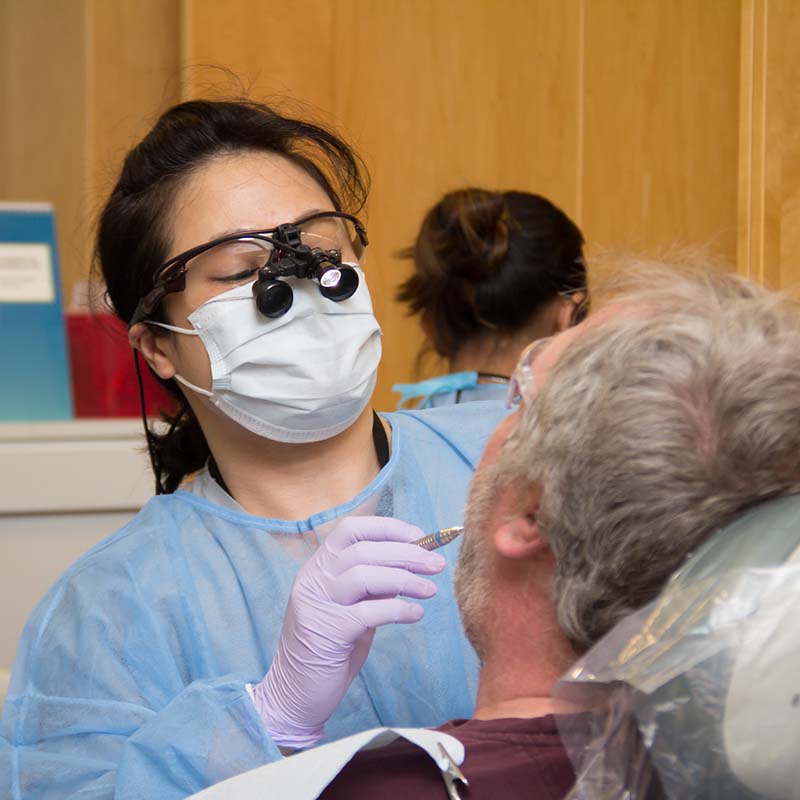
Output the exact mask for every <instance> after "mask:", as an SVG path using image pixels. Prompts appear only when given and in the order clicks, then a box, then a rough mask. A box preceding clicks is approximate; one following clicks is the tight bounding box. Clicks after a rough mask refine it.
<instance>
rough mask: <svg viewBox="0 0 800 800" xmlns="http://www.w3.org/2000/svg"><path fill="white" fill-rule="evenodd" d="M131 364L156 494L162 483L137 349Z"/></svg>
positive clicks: (160, 489)
mask: <svg viewBox="0 0 800 800" xmlns="http://www.w3.org/2000/svg"><path fill="white" fill-rule="evenodd" d="M133 366H134V369H135V370H136V383H137V384H138V385H139V410H140V411H141V413H142V426H143V427H144V438H145V439H146V440H147V454H148V455H149V456H150V466H151V467H152V469H153V475H154V476H155V479H156V494H165V492H164V485H163V484H162V483H161V470H159V468H158V459H157V458H156V453H155V450H154V448H153V434H152V433H151V432H150V428H149V426H148V425H147V412H146V411H145V405H144V381H142V368H141V366H140V365H139V351H138V350H136V349H134V351H133Z"/></svg>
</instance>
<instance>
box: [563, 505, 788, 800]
mask: <svg viewBox="0 0 800 800" xmlns="http://www.w3.org/2000/svg"><path fill="white" fill-rule="evenodd" d="M799 544H800V498H798V497H796V496H793V497H788V498H783V499H780V500H776V501H771V502H769V503H767V504H765V505H764V506H761V507H759V508H757V509H756V510H754V511H752V512H750V513H748V514H747V515H745V516H744V517H743V518H741V519H740V520H739V521H737V522H736V523H735V524H734V525H731V526H729V527H728V528H726V529H724V530H722V531H720V532H718V533H717V534H716V535H715V536H714V537H713V538H712V539H711V540H710V541H709V542H708V543H707V544H706V545H705V546H704V547H703V548H702V549H701V550H700V551H699V552H698V553H697V554H696V555H695V556H694V557H693V558H691V559H690V560H689V561H688V563H687V564H686V565H685V566H684V567H683V568H682V569H681V570H680V571H679V572H678V573H676V574H675V576H673V578H672V580H671V581H670V583H669V584H668V586H667V587H666V589H665V590H664V592H663V593H662V594H661V596H660V597H659V598H658V599H657V600H656V601H655V602H653V603H652V604H650V605H649V606H647V607H646V608H644V609H642V610H640V611H639V612H638V613H636V614H634V615H632V616H630V617H628V618H627V619H625V620H623V622H621V623H620V624H619V625H618V626H617V627H616V628H614V630H612V631H611V632H610V633H609V634H608V635H607V636H606V637H604V638H603V639H602V640H601V641H600V642H599V643H598V644H597V645H596V646H595V647H594V648H593V649H592V650H590V651H589V652H588V653H587V654H586V655H585V656H584V657H583V658H581V659H580V661H578V663H577V664H575V665H574V667H573V668H572V669H571V670H570V672H569V673H568V674H567V675H566V676H564V678H563V679H562V680H561V681H560V682H559V684H558V685H557V687H556V691H555V695H556V698H557V699H558V700H562V701H568V702H569V703H575V704H577V705H578V706H579V707H581V708H583V709H590V711H589V712H588V713H583V714H573V715H564V716H563V717H559V730H560V733H561V736H562V739H563V741H564V744H565V746H566V748H567V750H568V752H569V754H570V758H571V760H572V762H573V764H574V766H575V771H576V776H577V779H576V783H575V787H574V788H573V790H572V792H571V794H570V795H569V800H578V799H579V798H580V799H581V800H589V798H591V800H623V799H624V800H642V798H647V799H648V800H654V798H662V797H665V798H671V799H672V798H674V799H675V800H678V798H680V800H690V798H704V800H723V798H724V800H746V799H748V800H749V798H776V799H777V798H781V799H782V800H783V799H785V798H800V628H799V627H798V625H797V614H798V608H800V558H798V556H797V552H798V551H797V548H798V545H799Z"/></svg>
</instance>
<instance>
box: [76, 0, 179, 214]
mask: <svg viewBox="0 0 800 800" xmlns="http://www.w3.org/2000/svg"><path fill="white" fill-rule="evenodd" d="M88 30H89V41H90V50H89V60H88V65H87V67H88V71H87V79H86V92H87V97H88V98H89V102H88V114H89V116H88V122H89V124H88V130H87V142H86V144H87V151H88V176H87V182H88V196H89V207H90V209H91V210H92V218H93V219H94V217H95V216H96V213H97V210H98V208H99V206H100V205H101V204H102V203H103V201H104V200H105V199H106V197H107V195H108V193H109V192H110V191H111V189H112V187H113V184H114V182H115V181H116V178H117V176H118V174H119V170H120V167H121V166H122V159H123V158H124V156H125V153H126V152H127V151H128V150H129V149H130V148H131V147H132V146H133V145H134V144H136V142H138V141H139V139H141V138H142V136H143V135H144V134H145V133H146V132H147V130H148V129H149V128H150V127H151V126H152V124H153V122H154V121H155V119H156V117H157V116H158V114H159V113H161V112H162V111H163V110H165V109H166V108H167V107H169V106H170V105H172V104H173V103H176V102H178V101H179V100H180V92H181V85H180V65H181V51H180V41H181V6H180V0H115V2H113V3H109V2H107V0H90V2H89V16H88Z"/></svg>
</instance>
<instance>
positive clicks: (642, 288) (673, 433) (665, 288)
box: [498, 262, 800, 651]
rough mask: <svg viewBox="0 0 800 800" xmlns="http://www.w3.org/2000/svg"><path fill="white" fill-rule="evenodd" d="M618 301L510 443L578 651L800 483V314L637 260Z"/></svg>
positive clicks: (571, 352) (727, 280) (702, 276)
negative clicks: (536, 499) (763, 504)
mask: <svg viewBox="0 0 800 800" xmlns="http://www.w3.org/2000/svg"><path fill="white" fill-rule="evenodd" d="M618 288H619V291H618V294H617V297H616V299H615V300H614V301H613V303H614V304H618V305H619V308H620V309H621V311H622V313H620V314H617V315H610V316H609V317H608V318H606V319H604V320H603V321H601V322H598V323H597V324H596V325H595V326H594V327H590V328H588V329H587V331H586V332H585V333H584V335H583V336H581V337H580V338H578V339H577V340H576V341H575V342H573V343H572V345H570V346H569V347H568V348H567V349H566V351H565V352H564V353H563V354H562V356H561V358H560V359H559V360H558V362H557V363H556V365H555V367H554V368H553V370H552V372H551V373H550V376H549V378H548V380H547V381H546V382H545V384H544V386H543V387H542V389H541V391H540V393H539V395H538V396H537V397H536V398H535V399H534V400H533V402H532V403H531V404H530V405H529V407H528V408H527V409H526V410H525V412H524V414H523V416H522V419H521V421H520V424H519V425H518V427H517V429H516V430H515V432H514V434H513V435H512V436H511V437H510V438H509V440H508V441H507V442H506V445H505V446H504V448H503V451H502V453H501V456H500V459H499V462H498V467H500V468H501V470H502V474H503V481H504V482H505V483H509V484H514V483H516V484H517V485H522V486H529V485H533V484H536V485H539V486H540V487H541V501H540V510H539V513H538V516H537V519H538V522H539V525H540V527H541V529H542V530H543V532H544V533H545V535H546V536H547V538H548V541H549V543H550V546H551V549H552V551H553V554H554V558H555V562H556V566H555V578H554V586H553V591H554V601H555V605H556V609H557V614H558V620H559V624H560V625H561V628H562V630H563V631H564V633H565V634H566V635H567V637H568V638H569V639H570V641H571V642H572V644H573V646H574V647H576V648H577V650H578V651H582V650H585V649H586V648H588V647H589V646H591V645H592V644H593V643H594V642H595V641H597V639H599V638H600V637H601V636H602V635H603V634H604V633H606V632H607V631H608V630H609V629H610V628H611V627H613V626H614V625H615V624H616V623H617V622H618V621H619V620H620V619H621V618H622V617H623V616H626V615H627V614H629V613H630V612H631V611H633V610H634V609H636V608H638V607H640V606H642V605H643V604H645V603H647V602H649V601H650V600H652V599H653V598H654V597H655V596H656V595H657V594H658V592H659V591H660V590H661V588H662V587H663V585H664V583H665V582H666V581H667V579H668V578H669V576H670V574H671V573H672V572H673V571H674V570H675V569H676V568H677V567H678V566H679V565H680V564H681V562H682V561H683V560H684V559H685V558H686V556H687V555H688V554H689V553H690V552H691V551H692V550H693V549H694V548H695V547H697V546H698V544H700V543H701V542H702V541H704V540H705V539H706V538H707V537H708V536H709V535H710V534H711V533H713V532H714V531H715V530H717V529H719V528H720V527H722V526H724V525H725V524H727V523H728V522H729V521H731V520H732V519H733V518H734V517H735V516H736V515H737V514H739V513H740V512H741V511H742V510H743V509H746V508H747V507H748V506H751V505H753V504H755V503H758V502H760V501H762V500H764V499H766V498H769V497H772V496H775V495H779V494H784V493H792V492H798V491H800V311H798V307H797V306H796V305H794V304H793V303H791V302H790V301H789V300H788V299H787V298H785V297H783V296H781V295H778V294H776V293H771V292H768V291H766V290H764V289H762V288H760V287H758V286H756V285H755V284H753V283H751V282H749V281H746V280H745V279H743V278H740V277H738V276H736V275H733V274H730V273H727V274H726V273H724V272H717V271H714V270H708V269H705V270H697V269H695V270H693V269H688V268H671V267H669V266H665V265H663V264H646V263H641V262H639V263H635V264H632V265H631V266H630V268H629V269H627V270H626V271H625V273H624V275H623V278H622V279H621V280H620V281H619V282H618Z"/></svg>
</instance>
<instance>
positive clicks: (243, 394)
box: [150, 268, 381, 442]
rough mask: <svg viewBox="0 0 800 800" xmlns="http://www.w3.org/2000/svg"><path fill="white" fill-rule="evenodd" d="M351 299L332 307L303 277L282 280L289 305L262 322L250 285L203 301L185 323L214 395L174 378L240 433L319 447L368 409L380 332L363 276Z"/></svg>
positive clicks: (361, 274) (378, 353) (174, 328)
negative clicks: (207, 364)
mask: <svg viewBox="0 0 800 800" xmlns="http://www.w3.org/2000/svg"><path fill="white" fill-rule="evenodd" d="M356 269H357V271H358V274H359V279H360V283H359V287H358V289H357V290H356V292H355V294H354V295H353V296H352V297H350V298H349V299H348V300H343V301H342V302H339V303H335V302H333V301H332V300H329V299H327V298H325V297H323V296H322V295H321V294H320V293H319V290H318V288H317V287H316V286H315V285H314V284H312V283H311V282H310V281H307V280H297V279H296V278H287V279H286V282H287V283H288V284H290V285H291V287H292V290H293V292H294V303H293V304H292V307H291V308H290V309H289V310H288V311H287V312H286V314H284V315H283V316H282V317H278V318H277V319H268V318H267V317H265V316H263V315H262V314H261V313H260V312H259V310H258V309H257V308H256V304H255V300H254V299H253V288H252V286H253V285H252V284H251V283H249V284H246V285H244V286H238V287H236V288H235V289H231V290H230V291H228V292H225V293H224V294H220V295H218V296H217V297H214V298H212V299H211V300H208V301H207V302H205V303H203V305H201V306H200V307H199V308H197V309H196V310H195V311H193V312H192V313H191V314H190V315H189V317H188V319H189V322H190V323H191V324H192V326H193V330H191V329H186V328H177V327H175V326H174V325H165V324H163V323H160V322H151V323H150V324H151V325H158V326H159V327H161V328H166V329H167V330H170V331H175V332H176V333H183V334H187V335H191V336H199V337H200V339H201V341H202V342H203V344H204V345H205V348H206V350H207V351H208V357H209V359H210V361H211V391H208V390H206V389H202V388H200V387H199V386H195V385H194V384H192V383H189V381H187V380H185V379H184V378H182V377H181V376H180V375H176V376H175V379H176V380H178V381H179V382H180V383H182V384H183V385H184V386H187V387H188V388H189V389H191V390H192V391H195V392H197V393H198V394H202V395H205V396H206V397H208V398H210V399H211V402H212V403H213V404H214V405H215V406H217V408H219V409H220V411H222V412H223V413H224V414H226V415H227V416H229V417H230V418H231V419H233V420H235V421H236V422H238V423H239V424H240V425H242V426H243V427H245V428H247V430H249V431H252V432H253V433H256V434H258V435H259V436H264V437H265V438H268V439H273V440H275V441H277V442H319V441H322V440H323V439H329V438H330V437H332V436H336V434H338V433H341V432H342V431H344V430H346V429H347V428H349V427H350V426H351V425H352V424H353V423H354V422H355V421H356V419H358V417H359V416H360V414H361V412H362V411H363V410H364V409H365V408H366V406H367V403H368V402H369V399H370V397H371V396H372V390H373V389H374V388H375V379H376V377H377V371H378V362H379V361H380V358H381V339H380V337H381V329H380V326H379V325H378V321H377V320H376V319H375V316H374V314H373V312H372V301H371V299H370V296H369V290H368V289H367V283H366V280H365V278H364V273H363V272H362V271H361V270H360V269H358V268H356Z"/></svg>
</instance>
